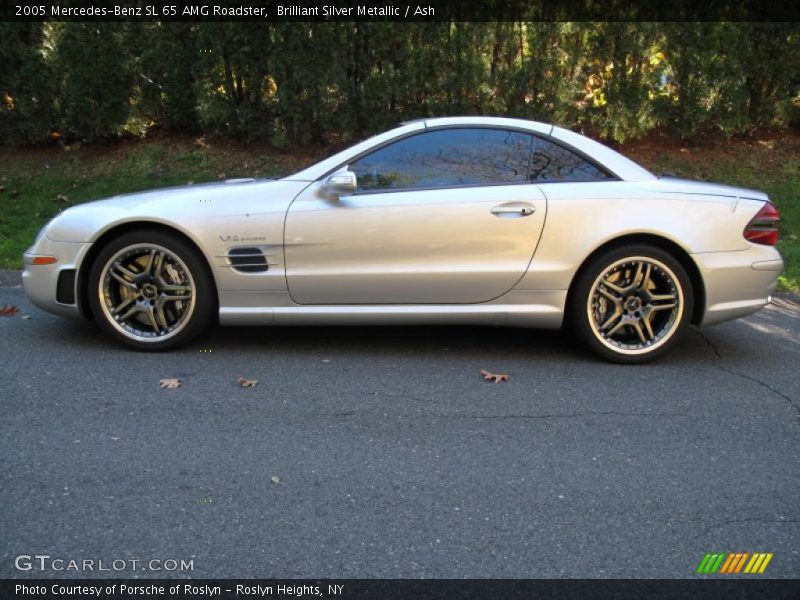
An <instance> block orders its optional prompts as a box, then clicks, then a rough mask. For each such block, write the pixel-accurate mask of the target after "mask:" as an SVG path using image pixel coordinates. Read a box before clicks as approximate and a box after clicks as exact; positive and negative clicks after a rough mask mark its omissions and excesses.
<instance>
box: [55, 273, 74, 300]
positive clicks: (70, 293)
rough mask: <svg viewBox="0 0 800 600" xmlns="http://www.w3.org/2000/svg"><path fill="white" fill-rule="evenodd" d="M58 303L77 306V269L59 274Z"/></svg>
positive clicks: (57, 284)
mask: <svg viewBox="0 0 800 600" xmlns="http://www.w3.org/2000/svg"><path fill="white" fill-rule="evenodd" d="M56 302H58V303H59V304H75V269H64V270H63V271H61V272H60V273H59V274H58V282H57V283H56Z"/></svg>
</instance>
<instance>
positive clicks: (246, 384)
mask: <svg viewBox="0 0 800 600" xmlns="http://www.w3.org/2000/svg"><path fill="white" fill-rule="evenodd" d="M236 383H238V384H239V387H243V388H254V387H256V384H257V383H258V379H246V378H245V377H242V376H239V377H237V378H236Z"/></svg>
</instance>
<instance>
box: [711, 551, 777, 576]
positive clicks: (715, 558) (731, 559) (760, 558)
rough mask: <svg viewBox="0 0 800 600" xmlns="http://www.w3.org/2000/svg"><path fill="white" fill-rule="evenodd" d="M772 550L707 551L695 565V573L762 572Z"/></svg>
mask: <svg viewBox="0 0 800 600" xmlns="http://www.w3.org/2000/svg"><path fill="white" fill-rule="evenodd" d="M772 556H773V553H772V552H753V553H752V554H750V553H749V552H727V553H725V552H714V553H712V552H708V553H706V555H705V556H704V557H703V560H701V561H700V564H699V565H698V566H697V573H701V574H713V573H718V574H720V575H731V574H736V573H747V574H756V573H763V572H764V571H765V570H766V568H767V565H768V564H769V561H771V560H772Z"/></svg>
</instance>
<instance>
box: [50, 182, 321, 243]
mask: <svg viewBox="0 0 800 600" xmlns="http://www.w3.org/2000/svg"><path fill="white" fill-rule="evenodd" d="M307 185H308V183H304V182H296V181H288V180H285V179H278V180H269V179H229V180H227V181H221V182H214V183H206V184H199V185H182V186H178V187H171V188H163V189H157V190H149V191H143V192H135V193H131V194H122V195H119V196H113V197H111V198H106V199H104V200H95V201H94V202H87V203H85V204H79V205H77V206H73V207H72V208H68V209H67V210H65V211H63V212H62V213H60V214H59V215H57V216H56V217H55V218H54V219H53V220H52V221H51V222H50V224H49V225H48V226H47V228H46V232H45V235H47V237H48V238H49V239H51V240H53V241H58V242H90V241H93V239H94V238H95V237H96V236H97V235H99V234H100V233H101V232H103V231H104V230H107V229H109V228H110V227H113V226H115V225H118V224H121V223H125V222H130V221H140V220H141V221H152V222H155V223H164V224H171V225H174V226H179V225H181V224H183V223H187V222H191V221H195V222H196V221H197V220H198V219H202V220H208V219H224V218H226V217H233V216H237V215H242V214H251V215H252V214H261V213H270V212H274V211H276V210H285V209H286V206H287V201H291V199H292V198H294V197H295V196H296V195H297V194H299V193H300V192H301V191H302V189H303V188H304V187H306V186H307Z"/></svg>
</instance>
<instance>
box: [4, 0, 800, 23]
mask: <svg viewBox="0 0 800 600" xmlns="http://www.w3.org/2000/svg"><path fill="white" fill-rule="evenodd" d="M0 20H2V21H45V20H46V21H198V22H199V21H261V22H263V21H272V22H291V21H320V22H325V21H383V22H395V23H401V22H425V21H431V22H433V21H461V22H465V21H533V22H537V21H539V22H541V21H627V22H634V21H635V22H641V21H662V22H664V21H679V22H680V21H776V22H777V21H783V22H786V21H798V22H800V2H797V1H796V0H715V1H714V2H697V0H657V1H653V0H649V1H648V0H419V1H416V0H322V1H318V2H311V1H309V0H213V1H211V2H208V1H202V0H199V1H196V2H192V1H189V2H184V1H179V0H94V1H93V0H4V1H3V2H2V3H0Z"/></svg>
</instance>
